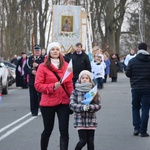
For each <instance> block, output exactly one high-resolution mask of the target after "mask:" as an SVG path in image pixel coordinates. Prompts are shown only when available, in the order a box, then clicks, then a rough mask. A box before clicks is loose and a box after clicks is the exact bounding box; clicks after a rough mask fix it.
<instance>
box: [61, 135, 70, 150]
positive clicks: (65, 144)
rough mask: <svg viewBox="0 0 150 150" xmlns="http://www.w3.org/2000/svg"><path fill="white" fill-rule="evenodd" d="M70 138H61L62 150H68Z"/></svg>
mask: <svg viewBox="0 0 150 150" xmlns="http://www.w3.org/2000/svg"><path fill="white" fill-rule="evenodd" d="M68 141H69V138H60V150H68Z"/></svg>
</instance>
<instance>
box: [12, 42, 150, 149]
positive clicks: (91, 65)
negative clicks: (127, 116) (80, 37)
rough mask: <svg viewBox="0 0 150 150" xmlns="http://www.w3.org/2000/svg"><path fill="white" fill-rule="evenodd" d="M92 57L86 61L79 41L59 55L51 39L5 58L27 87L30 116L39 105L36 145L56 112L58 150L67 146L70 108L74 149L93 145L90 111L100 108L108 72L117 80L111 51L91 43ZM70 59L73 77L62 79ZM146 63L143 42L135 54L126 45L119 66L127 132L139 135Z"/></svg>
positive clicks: (148, 76) (145, 102) (44, 139)
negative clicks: (128, 91) (126, 87)
mask: <svg viewBox="0 0 150 150" xmlns="http://www.w3.org/2000/svg"><path fill="white" fill-rule="evenodd" d="M92 56H93V59H92V60H90V59H89V56H88V55H87V54H86V53H85V51H84V50H83V49H82V44H81V43H77V44H76V48H75V51H73V52H70V53H68V54H64V52H63V51H62V49H61V45H60V44H59V43H58V42H52V43H50V44H49V45H48V47H47V49H46V50H45V49H41V47H40V46H39V45H35V46H34V54H32V55H31V56H27V54H26V53H25V52H22V54H21V58H20V59H19V60H18V59H17V57H16V55H15V56H14V58H13V59H12V60H11V63H15V64H16V86H17V87H21V88H22V89H27V88H29V94H30V111H31V114H32V116H38V111H39V108H40V111H41V114H42V118H43V125H44V130H43V132H42V134H41V141H40V143H41V144H40V145H41V150H47V148H48V143H49V139H50V136H51V133H52V131H53V127H54V120H55V115H56V114H57V117H58V121H59V127H58V129H59V132H60V150H68V143H69V132H68V127H69V116H70V114H72V113H73V114H74V127H75V128H76V129H77V132H78V136H79V141H78V142H77V144H76V147H75V150H81V149H82V148H83V147H84V146H85V145H86V144H87V150H94V135H95V130H96V128H97V121H96V112H97V111H99V110H100V109H101V97H100V91H101V90H102V89H103V88H105V84H106V83H107V79H108V77H109V78H111V82H117V80H118V78H117V77H118V76H117V74H118V72H119V68H120V66H119V65H120V59H119V57H118V55H117V54H115V53H112V54H109V53H108V52H107V51H105V52H103V50H102V49H100V48H98V47H97V46H94V47H93V49H92ZM70 60H71V61H72V74H73V77H72V78H68V79H66V80H65V81H64V82H62V78H63V76H64V74H65V72H66V71H67V69H68V63H69V62H70ZM149 66H150V54H149V53H148V52H147V45H146V43H140V44H139V45H138V51H137V54H136V53H135V50H134V49H131V51H130V53H129V54H128V55H127V56H126V57H125V59H124V67H123V68H124V69H123V70H124V71H125V74H126V76H127V77H129V78H130V82H131V88H132V114H133V126H134V133H133V135H135V136H137V135H139V134H140V135H141V137H148V136H149V134H148V133H147V125H148V118H149V108H150V99H149V97H150V67H149ZM95 85H96V86H97V91H96V93H95V95H94V96H93V97H92V99H91V101H90V102H89V103H86V104H85V103H83V100H85V99H86V96H87V94H91V92H90V91H92V90H93V88H94V87H95ZM92 94H93V93H92ZM92 94H91V95H92ZM60 95H61V97H60ZM91 95H90V96H91ZM88 98H90V97H88ZM39 106H40V107H39ZM140 109H142V115H141V114H140Z"/></svg>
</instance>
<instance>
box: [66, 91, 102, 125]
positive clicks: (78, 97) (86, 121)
mask: <svg viewBox="0 0 150 150" xmlns="http://www.w3.org/2000/svg"><path fill="white" fill-rule="evenodd" d="M85 94H86V92H81V91H77V90H74V91H73V92H72V94H71V96H70V104H69V106H70V109H71V110H72V111H74V120H75V122H74V127H97V121H96V113H95V112H96V111H98V110H100V108H101V104H100V100H99V103H97V104H96V103H95V104H90V105H89V110H88V111H87V112H85V111H84V110H83V105H84V104H82V103H81V101H82V100H84V95H85Z"/></svg>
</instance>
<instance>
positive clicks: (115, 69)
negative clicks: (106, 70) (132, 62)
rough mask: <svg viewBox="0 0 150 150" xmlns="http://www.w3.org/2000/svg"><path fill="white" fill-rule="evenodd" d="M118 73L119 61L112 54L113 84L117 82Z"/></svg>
mask: <svg viewBox="0 0 150 150" xmlns="http://www.w3.org/2000/svg"><path fill="white" fill-rule="evenodd" d="M117 72H118V59H117V57H116V54H114V53H113V54H112V55H111V57H110V74H109V77H110V78H111V82H117V76H118V75H117Z"/></svg>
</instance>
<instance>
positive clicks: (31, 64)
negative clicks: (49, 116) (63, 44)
mask: <svg viewBox="0 0 150 150" xmlns="http://www.w3.org/2000/svg"><path fill="white" fill-rule="evenodd" d="M43 62H44V57H43V56H41V47H40V46H39V45H35V46H34V55H32V56H30V57H29V58H28V59H27V63H26V65H25V69H24V70H25V72H26V73H27V74H29V94H30V110H31V113H32V116H37V115H38V108H39V101H40V99H41V93H39V92H37V91H36V89H35V87H34V80H35V75H36V72H37V69H38V67H39V64H41V63H43Z"/></svg>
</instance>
